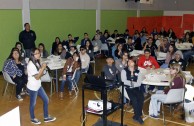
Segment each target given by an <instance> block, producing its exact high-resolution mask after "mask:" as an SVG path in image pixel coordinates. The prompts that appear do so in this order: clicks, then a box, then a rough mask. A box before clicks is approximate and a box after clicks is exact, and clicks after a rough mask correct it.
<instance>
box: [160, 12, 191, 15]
mask: <svg viewBox="0 0 194 126" xmlns="http://www.w3.org/2000/svg"><path fill="white" fill-rule="evenodd" d="M183 14H194V11H164V16H183Z"/></svg>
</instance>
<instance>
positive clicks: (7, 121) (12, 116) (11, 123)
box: [0, 106, 21, 126]
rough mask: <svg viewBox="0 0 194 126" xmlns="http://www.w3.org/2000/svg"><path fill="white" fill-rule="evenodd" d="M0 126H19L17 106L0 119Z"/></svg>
mask: <svg viewBox="0 0 194 126" xmlns="http://www.w3.org/2000/svg"><path fill="white" fill-rule="evenodd" d="M0 126H21V123H20V110H19V106H18V107H16V108H14V109H12V110H11V111H9V112H7V113H5V114H4V115H2V116H1V117H0Z"/></svg>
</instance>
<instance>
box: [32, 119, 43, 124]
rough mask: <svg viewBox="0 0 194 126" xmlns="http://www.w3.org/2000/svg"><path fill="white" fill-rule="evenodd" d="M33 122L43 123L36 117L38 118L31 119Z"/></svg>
mask: <svg viewBox="0 0 194 126" xmlns="http://www.w3.org/2000/svg"><path fill="white" fill-rule="evenodd" d="M31 123H33V124H37V125H39V124H41V122H40V121H39V120H38V119H36V118H34V119H31Z"/></svg>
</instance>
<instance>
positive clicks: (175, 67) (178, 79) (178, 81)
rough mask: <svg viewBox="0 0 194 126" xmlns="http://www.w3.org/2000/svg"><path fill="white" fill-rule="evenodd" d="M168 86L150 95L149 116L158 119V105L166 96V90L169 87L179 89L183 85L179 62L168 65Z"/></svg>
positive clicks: (183, 78) (183, 77) (183, 80)
mask: <svg viewBox="0 0 194 126" xmlns="http://www.w3.org/2000/svg"><path fill="white" fill-rule="evenodd" d="M170 76H171V81H170V87H169V88H166V89H165V90H163V91H161V90H159V91H157V92H156V94H153V95H152V96H151V100H150V105H149V116H150V117H151V118H155V119H158V118H159V117H158V116H159V114H160V105H161V101H164V100H165V99H166V97H167V94H168V91H169V90H170V89H179V88H184V87H185V83H186V82H185V81H186V78H185V75H184V74H183V73H182V70H181V66H180V64H177V63H175V64H172V65H171V66H170Z"/></svg>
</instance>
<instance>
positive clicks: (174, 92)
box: [160, 88, 185, 126]
mask: <svg viewBox="0 0 194 126" xmlns="http://www.w3.org/2000/svg"><path fill="white" fill-rule="evenodd" d="M184 94H185V89H184V88H180V89H170V90H169V92H168V94H167V97H166V99H165V100H164V101H160V102H161V103H162V115H163V124H164V126H166V122H165V116H164V104H170V105H172V104H177V103H181V102H183V100H184Z"/></svg>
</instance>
